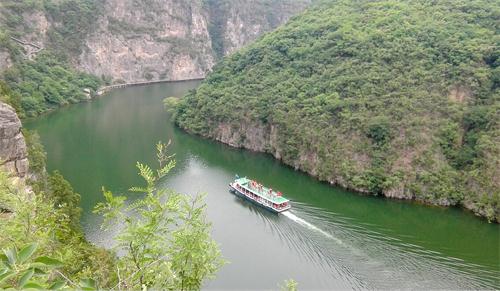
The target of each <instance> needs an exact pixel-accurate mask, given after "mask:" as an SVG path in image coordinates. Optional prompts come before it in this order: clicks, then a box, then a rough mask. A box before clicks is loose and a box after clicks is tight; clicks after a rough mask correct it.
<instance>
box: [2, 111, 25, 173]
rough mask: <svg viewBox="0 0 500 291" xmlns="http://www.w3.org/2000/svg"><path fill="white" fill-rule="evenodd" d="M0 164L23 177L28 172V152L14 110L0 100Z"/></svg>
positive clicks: (19, 122)
mask: <svg viewBox="0 0 500 291" xmlns="http://www.w3.org/2000/svg"><path fill="white" fill-rule="evenodd" d="M0 166H3V167H4V169H6V170H7V171H8V172H10V173H12V174H14V175H15V176H18V177H20V178H24V177H25V176H26V174H27V173H28V153H27V149H26V142H25V140H24V136H23V134H22V132H21V121H20V120H19V118H18V117H17V115H16V112H15V110H14V109H13V108H12V107H11V106H9V105H7V104H5V103H3V102H1V101H0Z"/></svg>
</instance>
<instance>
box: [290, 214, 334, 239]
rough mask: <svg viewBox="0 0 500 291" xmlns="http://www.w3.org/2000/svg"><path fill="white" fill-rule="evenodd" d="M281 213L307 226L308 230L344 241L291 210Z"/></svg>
mask: <svg viewBox="0 0 500 291" xmlns="http://www.w3.org/2000/svg"><path fill="white" fill-rule="evenodd" d="M282 214H283V215H284V216H286V217H288V218H290V219H291V220H293V221H295V222H296V223H298V224H300V225H302V226H305V227H307V228H309V229H310V230H313V231H316V232H318V233H321V234H322V235H324V236H326V237H327V238H329V239H332V240H334V241H335V242H336V243H338V244H341V245H343V244H344V242H342V240H340V239H338V238H336V237H334V236H333V235H331V234H330V233H328V232H326V231H324V230H322V229H321V228H319V227H317V226H315V225H314V224H312V223H309V222H307V221H306V220H304V219H302V218H300V217H298V216H297V215H295V214H293V213H292V212H291V211H285V212H282Z"/></svg>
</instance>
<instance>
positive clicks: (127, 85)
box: [95, 78, 204, 97]
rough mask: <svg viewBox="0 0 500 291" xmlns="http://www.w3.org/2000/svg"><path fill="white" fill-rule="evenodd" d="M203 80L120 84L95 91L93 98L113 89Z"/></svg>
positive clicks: (199, 79)
mask: <svg viewBox="0 0 500 291" xmlns="http://www.w3.org/2000/svg"><path fill="white" fill-rule="evenodd" d="M203 79H204V78H192V79H181V80H171V79H165V80H155V81H144V82H131V83H121V84H114V85H108V86H103V87H100V88H99V89H98V90H97V91H96V94H95V96H96V97H97V96H101V95H103V94H105V93H107V92H109V91H111V90H113V89H118V88H126V87H135V86H146V85H153V84H161V83H173V82H190V81H201V80H203Z"/></svg>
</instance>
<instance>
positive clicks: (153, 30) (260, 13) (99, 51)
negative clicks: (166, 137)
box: [0, 0, 310, 82]
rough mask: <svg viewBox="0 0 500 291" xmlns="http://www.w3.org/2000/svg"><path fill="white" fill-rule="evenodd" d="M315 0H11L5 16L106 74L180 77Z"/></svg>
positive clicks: (16, 30)
mask: <svg viewBox="0 0 500 291" xmlns="http://www.w3.org/2000/svg"><path fill="white" fill-rule="evenodd" d="M42 2H43V3H42ZM309 2H310V0H251V1H242V0H238V1H227V0H203V1H199V0H191V1H184V0H141V1H139V0H106V1H97V0H64V1H11V0H6V1H3V2H2V3H0V8H1V10H0V23H3V28H4V29H5V30H7V31H9V32H10V34H11V35H14V36H16V37H19V38H20V39H22V40H24V41H27V42H32V43H35V44H39V45H40V46H43V47H46V48H49V49H52V50H54V51H57V52H58V53H59V54H60V55H65V56H66V57H67V58H68V59H69V61H70V62H71V63H72V64H73V65H74V66H76V67H78V68H80V69H82V70H83V71H85V72H88V73H92V74H94V75H97V76H99V77H107V78H111V79H112V80H114V81H116V82H131V81H147V80H159V79H170V80H180V79H192V78H201V77H204V76H205V75H206V73H207V72H209V71H210V70H211V68H212V67H213V66H214V64H215V62H216V60H217V59H218V58H220V57H221V56H223V55H227V54H229V53H231V52H233V51H234V50H236V49H237V48H240V47H242V46H244V45H245V44H247V43H249V42H251V41H253V40H254V39H256V38H257V37H258V36H259V35H261V34H262V33H264V32H266V31H269V30H272V29H273V28H275V27H277V26H279V25H280V24H282V23H284V22H286V21H287V20H288V19H289V18H290V17H291V16H292V15H294V14H296V13H298V12H299V11H301V10H303V9H304V8H305V7H306V6H307V5H308V4H309ZM24 49H25V48H23V50H24ZM26 54H28V53H26ZM30 56H31V55H30ZM0 57H1V59H0V62H3V63H7V62H8V61H9V60H10V59H9V57H8V56H7V55H6V54H5V50H3V51H2V50H0Z"/></svg>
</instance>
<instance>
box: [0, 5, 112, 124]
mask: <svg viewBox="0 0 500 291" xmlns="http://www.w3.org/2000/svg"><path fill="white" fill-rule="evenodd" d="M101 5H102V2H100V1H97V0H63V1H54V0H22V1H17V0H16V1H12V0H6V1H2V3H0V52H2V51H4V52H7V53H8V54H9V59H10V61H11V62H12V66H11V67H10V68H9V69H7V70H6V71H4V69H5V68H0V71H2V72H1V74H2V75H0V78H1V79H3V80H4V81H5V82H6V83H7V84H8V85H9V86H10V87H11V89H12V91H13V93H12V94H10V96H11V97H12V98H11V99H12V100H8V103H10V104H12V105H13V106H14V107H15V108H16V111H17V112H18V113H19V114H20V115H21V117H24V116H36V115H39V114H40V113H43V112H45V111H47V110H50V109H52V108H57V107H60V106H62V105H65V104H68V103H76V102H80V101H82V100H85V99H88V98H89V96H88V93H86V92H84V90H90V93H93V92H94V91H95V90H97V88H98V87H99V86H100V85H101V83H102V80H100V79H98V78H96V77H94V76H92V75H89V74H85V73H81V72H78V71H76V70H75V69H73V68H72V66H71V64H70V62H71V60H73V59H74V57H75V56H78V55H79V54H80V53H81V49H82V48H83V41H84V40H85V37H86V36H87V34H89V33H90V32H91V31H92V29H93V28H94V25H95V21H93V20H94V19H95V18H96V17H97V15H98V14H99V13H100V10H101V9H100V6H101ZM38 12H39V13H42V14H44V15H46V17H47V18H48V19H49V20H50V21H51V23H52V25H50V26H48V27H47V29H48V31H47V35H48V38H49V39H48V41H46V43H47V44H48V47H44V48H43V49H41V50H39V51H38V52H37V53H35V52H26V51H24V49H25V48H23V46H21V45H20V44H18V43H16V42H15V41H13V40H12V39H11V38H10V37H17V38H20V39H26V36H27V35H28V36H29V35H32V34H33V33H36V32H37V29H39V28H37V27H33V25H34V23H32V22H33V21H30V19H29V18H25V16H23V15H24V14H26V13H31V14H32V15H33V17H36V15H37V13H38ZM26 17H27V16H26ZM35 23H36V21H35ZM28 39H29V37H28ZM38 45H40V44H38Z"/></svg>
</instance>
